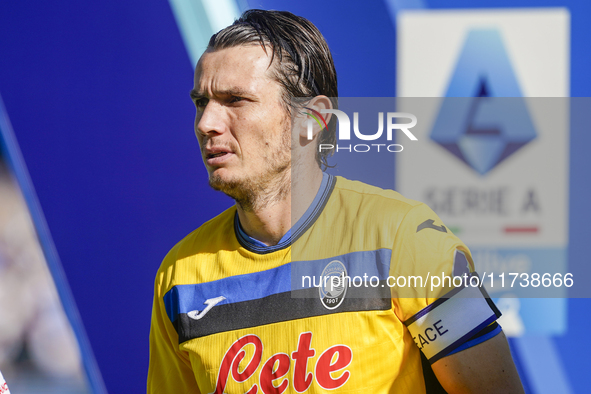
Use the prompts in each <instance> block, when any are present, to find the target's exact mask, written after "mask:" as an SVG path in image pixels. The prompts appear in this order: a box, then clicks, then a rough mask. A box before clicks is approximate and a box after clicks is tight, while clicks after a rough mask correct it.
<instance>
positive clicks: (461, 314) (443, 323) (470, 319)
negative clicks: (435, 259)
mask: <svg viewBox="0 0 591 394" xmlns="http://www.w3.org/2000/svg"><path fill="white" fill-rule="evenodd" d="M473 275H476V274H473ZM499 317H501V312H500V311H499V310H498V309H497V307H496V306H495V305H494V303H493V302H492V301H491V300H490V299H489V297H488V294H486V291H485V290H484V289H483V288H482V287H470V286H468V287H457V288H455V289H453V290H452V291H450V292H449V293H447V294H446V295H445V296H444V297H442V298H440V299H438V300H437V301H435V302H434V303H432V304H430V305H428V306H427V307H425V308H424V309H422V310H420V311H419V312H418V313H417V314H416V315H414V316H413V317H411V318H410V319H408V320H407V321H405V322H404V324H405V325H406V327H407V328H408V331H410V334H411V335H412V337H413V339H414V341H415V343H416V344H417V346H418V347H419V349H420V350H421V351H422V352H423V354H424V355H425V357H426V358H427V360H429V362H430V363H431V364H433V363H434V362H435V361H437V360H439V359H441V358H442V357H445V356H447V355H448V354H450V353H451V352H453V350H454V349H456V348H457V347H459V346H461V345H462V344H464V343H465V342H467V341H469V340H470V339H471V338H472V337H473V336H474V335H475V334H476V333H478V332H479V331H480V330H482V329H483V328H485V327H486V326H488V325H489V324H491V323H492V322H494V321H495V320H497V319H498V318H499Z"/></svg>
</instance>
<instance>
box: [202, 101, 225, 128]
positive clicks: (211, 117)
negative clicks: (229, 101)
mask: <svg viewBox="0 0 591 394" xmlns="http://www.w3.org/2000/svg"><path fill="white" fill-rule="evenodd" d="M226 128H227V122H226V114H225V111H224V107H223V106H222V105H220V104H218V103H216V102H213V101H210V102H209V103H207V105H206V106H205V108H204V109H203V112H201V114H199V113H198V114H197V118H196V124H195V132H196V133H197V134H201V135H202V136H208V135H211V134H222V133H224V132H225V131H226Z"/></svg>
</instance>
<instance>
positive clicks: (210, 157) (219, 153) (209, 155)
mask: <svg viewBox="0 0 591 394" xmlns="http://www.w3.org/2000/svg"><path fill="white" fill-rule="evenodd" d="M227 154H228V152H218V153H210V154H208V155H207V158H208V159H213V158H215V157H220V156H224V155H227Z"/></svg>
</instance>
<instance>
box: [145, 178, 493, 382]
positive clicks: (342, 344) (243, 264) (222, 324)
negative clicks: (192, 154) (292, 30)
mask: <svg viewBox="0 0 591 394" xmlns="http://www.w3.org/2000/svg"><path fill="white" fill-rule="evenodd" d="M472 271H473V266H472V261H471V257H470V253H469V250H468V249H467V248H466V246H465V245H464V244H463V243H462V242H461V241H460V240H459V239H458V238H457V237H455V236H454V235H453V234H452V233H451V232H450V231H449V230H448V229H447V228H446V227H445V226H444V225H443V224H442V223H441V221H440V219H439V218H438V217H437V216H436V215H435V213H434V212H433V211H432V210H431V209H429V208H428V207H427V206H426V205H424V204H422V203H419V202H416V201H413V200H409V199H406V198H404V197H402V196H401V195H400V194H398V193H396V192H394V191H389V190H382V189H379V188H376V187H372V186H369V185H366V184H363V183H361V182H355V181H349V180H346V179H344V178H340V177H332V176H329V175H326V174H325V175H324V178H323V182H322V186H321V188H320V190H319V192H318V193H317V196H316V198H315V200H314V202H313V203H312V205H311V206H310V208H309V209H308V210H307V212H306V214H305V215H304V216H303V217H302V218H301V219H300V220H299V221H298V222H297V223H296V224H295V225H294V226H293V227H292V229H291V230H290V233H289V234H288V235H287V236H286V237H284V239H282V240H281V242H279V244H277V245H275V246H272V247H267V246H265V245H263V244H261V243H259V242H257V241H256V240H253V239H251V238H250V237H248V235H246V234H245V233H244V231H243V230H242V229H241V227H240V223H239V221H238V216H237V214H236V209H235V208H230V209H228V210H226V211H225V212H223V213H222V214H220V215H219V216H217V217H215V218H214V219H212V220H210V221H209V222H207V223H205V224H203V225H202V226H201V227H199V228H198V229H197V230H195V231H194V232H192V233H191V234H189V235H188V236H187V237H185V238H184V239H183V240H182V241H181V242H179V243H178V244H177V245H176V246H175V247H174V248H173V249H172V250H171V251H170V252H169V253H168V255H167V256H166V258H165V259H164V261H163V263H162V265H161V267H160V269H159V271H158V273H157V275H156V281H155V290H154V291H155V296H154V305H153V313H152V326H151V332H150V368H149V374H148V392H149V393H204V394H205V393H219V394H222V393H228V394H230V393H249V394H254V393H304V392H305V393H325V392H329V391H331V390H334V389H338V390H339V392H343V393H367V392H372V393H413V394H415V393H422V392H425V382H424V378H423V371H422V367H421V351H422V352H423V353H424V354H425V355H426V357H427V358H428V359H429V360H430V361H431V362H434V361H436V360H437V359H439V358H441V357H443V356H445V355H447V354H449V353H450V352H451V351H453V350H454V349H455V348H457V347H458V346H460V345H462V344H464V343H465V342H466V341H467V340H469V339H470V337H471V336H472V335H473V334H474V333H475V332H478V331H479V330H481V329H482V328H483V327H486V326H487V325H489V324H490V323H491V322H493V321H494V320H495V319H496V315H495V313H494V311H492V310H491V308H490V307H489V306H488V304H487V302H486V299H485V298H483V297H481V296H480V297H479V296H474V297H468V298H465V297H464V298H461V297H455V296H454V294H456V293H457V292H458V290H459V288H456V289H454V285H453V284H451V283H445V277H446V276H452V275H456V276H459V275H466V274H468V275H469V274H470V272H472ZM434 277H437V279H443V282H444V283H441V281H440V283H439V284H438V285H437V286H433V284H434V283H433V282H434V281H435V280H434V279H433V278H434ZM448 282H449V281H448ZM456 286H457V285H456ZM452 289H453V290H452ZM468 290H470V291H476V292H478V289H476V290H473V289H467V290H466V291H468ZM448 291H452V293H448V296H446V297H451V298H440V296H441V295H442V294H444V293H447V292H448ZM454 292H455V293H454ZM450 294H451V295H450ZM454 297H455V298H457V299H458V300H457V301H451V300H454V299H455V298H454ZM476 299H478V301H466V300H476ZM462 303H463V304H462ZM456 304H457V305H456ZM454 305H455V306H454Z"/></svg>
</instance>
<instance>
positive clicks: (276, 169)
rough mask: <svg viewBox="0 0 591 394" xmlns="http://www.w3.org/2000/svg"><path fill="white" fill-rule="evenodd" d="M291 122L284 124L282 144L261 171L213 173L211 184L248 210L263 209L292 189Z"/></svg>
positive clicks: (279, 199)
mask: <svg viewBox="0 0 591 394" xmlns="http://www.w3.org/2000/svg"><path fill="white" fill-rule="evenodd" d="M290 131H291V125H290V124H288V125H287V127H284V128H283V133H282V136H283V138H282V140H281V143H280V146H279V148H277V149H276V150H275V151H274V152H272V153H271V154H270V156H269V157H267V159H266V163H267V166H266V167H265V169H264V172H263V173H262V174H257V175H256V176H245V177H243V178H240V179H224V178H222V177H220V176H219V175H217V174H215V173H213V174H210V176H209V186H211V187H212V188H213V189H214V190H218V191H221V192H222V193H224V194H226V195H227V196H229V197H231V198H232V199H234V200H235V201H236V203H237V204H238V205H239V206H240V208H242V210H244V211H246V212H254V211H260V210H261V209H264V208H266V207H269V206H271V205H273V204H275V203H277V202H279V201H281V200H283V199H284V198H285V197H286V196H287V195H289V194H290V193H291V134H290Z"/></svg>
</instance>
